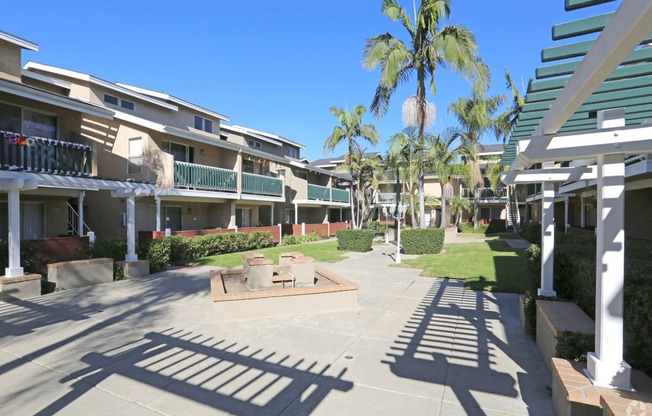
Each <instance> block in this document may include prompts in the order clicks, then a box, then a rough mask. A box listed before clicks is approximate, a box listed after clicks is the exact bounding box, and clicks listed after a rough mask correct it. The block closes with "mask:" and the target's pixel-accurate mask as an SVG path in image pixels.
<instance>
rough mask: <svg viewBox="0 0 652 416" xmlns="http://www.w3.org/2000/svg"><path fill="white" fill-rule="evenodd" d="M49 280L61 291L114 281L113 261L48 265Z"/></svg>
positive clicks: (84, 261)
mask: <svg viewBox="0 0 652 416" xmlns="http://www.w3.org/2000/svg"><path fill="white" fill-rule="evenodd" d="M48 280H49V281H50V282H52V283H54V284H55V285H56V287H58V288H61V289H73V288H76V287H84V286H90V285H98V284H101V283H109V282H112V281H113V259H110V258H99V259H87V260H73V261H63V262H60V263H50V264H48Z"/></svg>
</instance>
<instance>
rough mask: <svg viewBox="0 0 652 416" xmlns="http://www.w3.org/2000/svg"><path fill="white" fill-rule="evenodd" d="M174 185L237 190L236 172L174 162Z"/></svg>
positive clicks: (212, 189) (214, 189)
mask: <svg viewBox="0 0 652 416" xmlns="http://www.w3.org/2000/svg"><path fill="white" fill-rule="evenodd" d="M174 184H175V186H181V187H188V188H193V189H206V190H211V191H227V192H237V190H238V182H237V173H236V172H235V171H234V170H229V169H222V168H216V167H212V166H205V165H197V164H194V163H186V162H174Z"/></svg>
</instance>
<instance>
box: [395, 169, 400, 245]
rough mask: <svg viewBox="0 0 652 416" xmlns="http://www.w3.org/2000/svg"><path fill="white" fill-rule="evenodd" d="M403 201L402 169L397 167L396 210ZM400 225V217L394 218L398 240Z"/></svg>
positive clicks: (396, 238) (396, 239)
mask: <svg viewBox="0 0 652 416" xmlns="http://www.w3.org/2000/svg"><path fill="white" fill-rule="evenodd" d="M400 202H401V170H400V169H399V168H398V167H396V211H394V212H398V206H399V204H400ZM399 226H400V224H399V221H398V219H396V218H395V219H394V241H398V227H399Z"/></svg>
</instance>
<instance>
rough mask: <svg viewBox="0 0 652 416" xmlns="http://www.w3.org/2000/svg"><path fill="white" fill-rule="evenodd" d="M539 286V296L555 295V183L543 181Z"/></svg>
mask: <svg viewBox="0 0 652 416" xmlns="http://www.w3.org/2000/svg"><path fill="white" fill-rule="evenodd" d="M541 194H542V196H543V198H542V203H541V205H542V206H541V288H540V289H539V292H538V294H539V296H557V293H556V292H555V291H554V290H553V266H554V262H555V259H554V251H555V222H554V216H555V185H554V183H552V182H544V183H543V185H542V188H541Z"/></svg>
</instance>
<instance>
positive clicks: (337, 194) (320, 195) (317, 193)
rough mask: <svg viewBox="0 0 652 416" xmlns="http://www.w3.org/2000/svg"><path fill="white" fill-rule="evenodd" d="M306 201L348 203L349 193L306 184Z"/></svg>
mask: <svg viewBox="0 0 652 416" xmlns="http://www.w3.org/2000/svg"><path fill="white" fill-rule="evenodd" d="M308 199H314V200H318V201H332V202H349V191H347V190H344V189H337V188H329V187H326V186H320V185H311V184H308Z"/></svg>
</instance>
